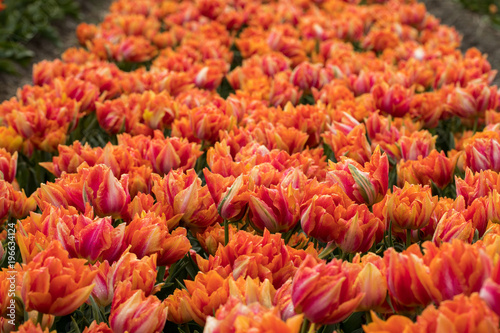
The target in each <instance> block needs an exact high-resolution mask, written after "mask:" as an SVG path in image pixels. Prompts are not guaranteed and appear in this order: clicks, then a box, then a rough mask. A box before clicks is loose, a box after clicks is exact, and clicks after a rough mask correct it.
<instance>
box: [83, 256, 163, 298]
mask: <svg viewBox="0 0 500 333" xmlns="http://www.w3.org/2000/svg"><path fill="white" fill-rule="evenodd" d="M91 270H92V271H93V272H95V273H96V276H95V279H94V283H95V288H94V290H93V291H92V296H93V297H94V299H95V301H96V303H98V304H100V305H102V306H107V305H109V304H111V301H112V299H113V295H114V294H115V292H116V288H117V286H118V285H119V284H120V283H121V282H124V281H125V282H130V287H131V288H133V289H134V290H136V289H140V290H142V291H143V292H144V293H145V295H152V294H154V293H155V292H156V291H158V287H159V286H156V285H155V283H156V273H157V272H156V270H157V266H156V255H155V254H153V255H152V256H150V257H143V258H142V259H137V256H136V255H135V254H134V253H130V252H128V250H127V251H125V253H123V254H122V256H121V257H120V259H119V260H118V261H116V262H114V263H113V264H112V265H110V264H109V262H108V261H107V260H104V261H103V262H100V263H96V264H94V265H93V266H91Z"/></svg>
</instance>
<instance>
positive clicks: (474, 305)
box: [410, 293, 500, 333]
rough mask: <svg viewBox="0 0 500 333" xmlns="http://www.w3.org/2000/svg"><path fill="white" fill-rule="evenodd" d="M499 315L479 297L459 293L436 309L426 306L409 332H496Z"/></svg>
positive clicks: (475, 294)
mask: <svg viewBox="0 0 500 333" xmlns="http://www.w3.org/2000/svg"><path fill="white" fill-rule="evenodd" d="M499 322H500V321H499V317H498V316H497V315H496V314H495V313H494V312H493V311H492V310H491V309H490V308H489V307H488V305H487V304H486V303H485V302H484V301H483V300H481V299H480V298H479V295H478V294H477V293H474V294H472V295H470V296H465V295H463V294H459V295H457V296H455V297H454V298H453V300H449V301H445V302H443V303H441V304H440V305H439V307H438V308H437V309H436V308H435V307H434V306H432V305H431V306H428V307H427V308H426V309H425V310H424V312H422V314H421V315H420V316H418V317H417V322H416V323H415V325H414V327H412V330H410V332H436V333H437V332H464V333H472V332H481V333H482V332H484V333H489V332H491V333H493V332H498V325H499Z"/></svg>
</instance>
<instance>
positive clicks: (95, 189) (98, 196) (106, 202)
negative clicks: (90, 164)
mask: <svg viewBox="0 0 500 333" xmlns="http://www.w3.org/2000/svg"><path fill="white" fill-rule="evenodd" d="M89 171H90V172H89V173H88V176H87V177H85V178H86V186H85V188H84V191H85V194H86V195H87V197H88V198H89V199H90V200H91V202H92V206H93V207H95V211H96V213H97V215H99V216H108V215H110V216H112V217H114V218H118V217H120V215H121V213H122V211H123V210H124V209H125V207H126V205H127V204H128V203H129V202H130V194H129V193H128V179H127V177H125V176H122V178H121V179H120V180H118V179H116V178H115V176H114V175H113V172H112V171H111V170H110V169H109V168H107V167H105V166H104V165H102V164H100V165H97V166H96V167H94V168H92V169H90V170H89Z"/></svg>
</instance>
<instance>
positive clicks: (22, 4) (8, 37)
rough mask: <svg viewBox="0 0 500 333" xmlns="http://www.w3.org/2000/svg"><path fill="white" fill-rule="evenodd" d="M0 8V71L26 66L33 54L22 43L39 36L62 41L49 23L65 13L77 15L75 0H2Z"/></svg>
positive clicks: (77, 16) (58, 44) (56, 42)
mask: <svg viewBox="0 0 500 333" xmlns="http://www.w3.org/2000/svg"><path fill="white" fill-rule="evenodd" d="M4 4H5V5H6V8H5V9H4V10H3V11H0V71H3V72H7V73H12V74H13V73H16V66H15V65H16V64H19V65H21V66H27V65H28V64H29V62H30V59H31V58H32V57H33V56H34V53H33V52H32V51H31V50H29V49H28V48H27V47H26V45H27V44H28V43H29V42H30V41H31V40H32V39H33V38H35V37H38V36H40V37H42V38H45V39H47V40H49V41H51V42H52V43H53V44H55V45H56V46H60V45H61V44H62V42H61V39H60V37H59V33H58V32H57V30H56V29H55V28H54V26H53V25H52V24H53V23H54V22H55V21H57V20H61V19H63V18H64V17H65V16H68V15H70V16H73V17H76V18H79V7H78V3H77V2H76V0H6V1H5V2H4Z"/></svg>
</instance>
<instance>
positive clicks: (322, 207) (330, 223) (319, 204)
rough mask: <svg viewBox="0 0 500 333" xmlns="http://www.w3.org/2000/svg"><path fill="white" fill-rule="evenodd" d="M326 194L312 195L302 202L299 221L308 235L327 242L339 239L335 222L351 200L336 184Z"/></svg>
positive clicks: (350, 204) (339, 234)
mask: <svg viewBox="0 0 500 333" xmlns="http://www.w3.org/2000/svg"><path fill="white" fill-rule="evenodd" d="M334 189H337V191H332V192H333V193H328V194H326V195H314V196H313V197H312V198H311V199H310V200H308V201H307V202H306V203H304V204H303V209H302V214H301V217H300V223H301V225H302V230H304V232H305V233H306V235H308V236H309V237H314V238H316V239H318V240H320V241H322V242H325V243H328V242H331V241H334V240H336V239H337V240H338V239H341V232H342V231H344V232H345V230H340V229H339V224H338V222H337V220H338V218H337V219H336V217H340V216H341V215H342V213H344V214H345V213H346V210H347V208H348V207H350V206H352V201H351V200H350V199H349V198H347V196H346V195H345V194H344V193H343V192H342V191H341V190H340V188H339V187H338V186H335V187H334Z"/></svg>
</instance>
